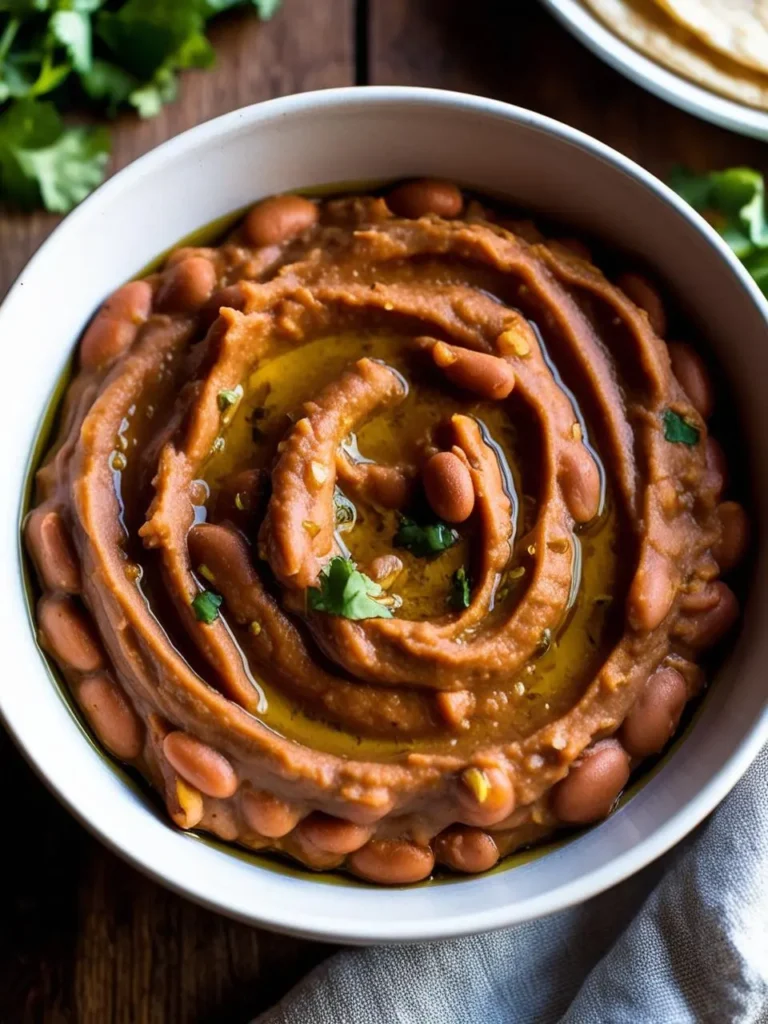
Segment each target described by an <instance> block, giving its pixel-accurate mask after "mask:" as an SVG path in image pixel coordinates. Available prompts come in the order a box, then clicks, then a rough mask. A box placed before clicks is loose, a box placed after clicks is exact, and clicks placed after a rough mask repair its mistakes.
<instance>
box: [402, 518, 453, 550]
mask: <svg viewBox="0 0 768 1024" xmlns="http://www.w3.org/2000/svg"><path fill="white" fill-rule="evenodd" d="M458 539H459V535H458V533H457V532H456V531H455V530H454V529H452V528H451V527H450V526H447V525H446V524H445V523H431V524H429V525H428V526H421V525H420V524H419V523H416V522H414V520H413V519H408V518H407V517H406V516H403V518H402V519H401V520H400V525H399V526H398V528H397V533H396V534H395V537H394V544H395V547H398V548H405V549H406V550H407V551H410V552H411V554H413V555H416V556H417V557H418V558H429V557H430V556H431V555H439V554H440V552H441V551H447V549H448V548H451V547H453V545H454V544H455V543H456V541H457V540H458Z"/></svg>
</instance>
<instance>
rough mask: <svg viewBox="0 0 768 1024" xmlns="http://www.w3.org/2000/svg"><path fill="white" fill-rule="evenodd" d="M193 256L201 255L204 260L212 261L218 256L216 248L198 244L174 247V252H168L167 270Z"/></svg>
mask: <svg viewBox="0 0 768 1024" xmlns="http://www.w3.org/2000/svg"><path fill="white" fill-rule="evenodd" d="M193 256H199V257H201V258H202V259H204V260H209V261H212V260H214V259H215V258H216V249H210V248H205V247H201V246H197V245H182V246H181V247H180V248H179V249H174V250H173V252H171V253H168V258H167V259H166V261H165V267H166V270H167V269H168V267H175V266H176V264H177V263H183V262H184V260H188V259H191V258H192V257H193Z"/></svg>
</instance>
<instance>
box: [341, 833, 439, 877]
mask: <svg viewBox="0 0 768 1024" xmlns="http://www.w3.org/2000/svg"><path fill="white" fill-rule="evenodd" d="M347 865H348V867H349V869H350V871H352V872H354V874H356V875H359V876H360V878H365V879H367V881H369V882H378V883H379V884H380V885H409V884H411V883H412V882H421V881H422V879H424V878H427V877H428V876H429V875H431V874H432V869H433V868H434V866H435V857H434V854H433V853H432V850H431V849H430V848H429V847H428V846H417V845H416V844H415V843H409V842H408V841H407V840H405V839H371V840H370V842H368V843H366V844H365V846H363V847H362V848H361V849H359V850H355V852H354V853H352V854H350V856H349V859H348V861H347Z"/></svg>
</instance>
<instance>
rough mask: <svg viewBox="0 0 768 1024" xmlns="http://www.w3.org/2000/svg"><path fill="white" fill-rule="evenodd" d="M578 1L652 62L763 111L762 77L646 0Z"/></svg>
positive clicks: (765, 89)
mask: <svg viewBox="0 0 768 1024" xmlns="http://www.w3.org/2000/svg"><path fill="white" fill-rule="evenodd" d="M583 2H584V3H585V4H586V6H587V7H589V8H591V9H592V10H593V11H594V12H595V14H597V15H598V16H599V17H600V19H601V20H602V21H603V22H605V24H606V25H607V26H608V28H610V29H611V31H613V32H615V33H616V35H617V36H619V37H620V38H621V39H623V40H624V41H625V42H627V43H629V44H630V46H633V47H634V48H635V49H636V50H639V51H640V52H641V53H644V54H645V55H646V56H648V57H650V58H651V59H652V60H655V61H656V62H657V63H658V64H663V65H664V66H665V67H667V68H669V69H670V70H671V71H675V72H677V74H679V75H683V77H685V78H688V79H690V80H691V81H692V82H695V83H696V84H697V85H701V86H703V87H704V88H705V89H710V90H711V91H712V92H717V93H720V94H721V95H722V96H727V97H728V98H729V99H732V100H736V101H737V102H739V103H744V104H746V105H747V106H750V107H758V108H760V109H761V110H768V75H761V74H760V73H759V72H757V71H752V70H751V69H750V68H746V67H744V66H743V65H741V64H737V63H736V61H733V60H729V59H728V58H727V57H724V56H723V55H722V54H720V53H718V52H716V51H715V50H711V49H710V48H709V47H708V46H706V45H705V44H704V43H702V41H701V40H700V39H699V38H698V36H696V35H694V34H693V33H692V32H689V31H688V30H687V29H685V28H683V26H682V25H680V24H678V23H677V22H676V21H675V20H674V19H673V18H671V17H670V16H669V15H668V14H666V13H665V12H664V11H663V10H662V9H661V7H659V6H658V5H657V4H656V3H653V2H652V0H583ZM724 2H725V0H724Z"/></svg>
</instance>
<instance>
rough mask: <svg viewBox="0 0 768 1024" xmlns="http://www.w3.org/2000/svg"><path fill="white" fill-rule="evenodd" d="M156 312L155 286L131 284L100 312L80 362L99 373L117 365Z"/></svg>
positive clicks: (87, 334)
mask: <svg viewBox="0 0 768 1024" xmlns="http://www.w3.org/2000/svg"><path fill="white" fill-rule="evenodd" d="M151 311H152V286H151V285H150V284H149V282H148V281H129V282H128V284H124V285H123V286H122V288H118V289H117V291H116V292H114V294H112V295H111V296H110V297H109V298H108V299H107V300H106V302H105V303H104V305H103V306H102V307H101V309H100V310H99V311H98V313H97V314H96V316H95V317H94V318H93V320H92V321H91V325H90V327H89V328H88V330H87V331H86V332H85V334H84V335H83V338H82V341H81V342H80V363H81V365H82V366H83V368H84V369H86V370H96V369H100V368H101V367H103V366H106V365H108V364H109V363H111V362H114V360H115V359H117V358H118V357H119V356H121V355H122V354H123V352H126V351H127V350H128V349H129V348H130V347H131V345H132V344H133V342H134V340H135V338H136V334H137V332H138V329H139V326H140V325H141V324H143V323H144V321H145V320H146V319H147V317H148V316H149V314H150V312H151Z"/></svg>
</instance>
